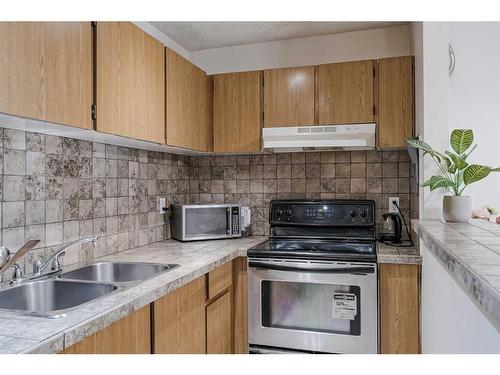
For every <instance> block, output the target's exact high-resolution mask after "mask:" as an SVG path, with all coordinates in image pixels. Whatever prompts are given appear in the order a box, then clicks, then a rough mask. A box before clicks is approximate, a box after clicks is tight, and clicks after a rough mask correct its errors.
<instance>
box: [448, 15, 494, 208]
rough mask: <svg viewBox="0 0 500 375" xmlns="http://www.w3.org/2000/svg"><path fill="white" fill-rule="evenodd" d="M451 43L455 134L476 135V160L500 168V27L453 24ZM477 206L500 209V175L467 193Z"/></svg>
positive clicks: (491, 23) (451, 122) (472, 159)
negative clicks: (465, 131)
mask: <svg viewBox="0 0 500 375" xmlns="http://www.w3.org/2000/svg"><path fill="white" fill-rule="evenodd" d="M450 43H451V44H452V46H453V49H454V50H455V55H456V65H455V70H454V72H453V74H452V75H451V76H450V79H449V98H450V106H449V113H450V123H449V125H450V131H451V129H453V128H470V129H473V130H474V135H475V138H476V139H475V140H476V142H477V143H478V148H477V149H476V150H475V151H474V153H473V154H472V155H471V157H470V161H472V162H476V163H479V164H486V165H491V166H495V167H498V166H500V22H452V23H450ZM465 193H466V194H468V195H471V197H472V203H473V207H482V206H484V205H493V206H496V207H497V209H499V210H500V173H497V174H493V175H490V176H489V177H488V178H486V179H485V180H483V181H480V182H478V183H476V184H473V185H471V186H470V187H469V188H468V189H467V190H466V192H465Z"/></svg>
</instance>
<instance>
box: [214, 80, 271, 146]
mask: <svg viewBox="0 0 500 375" xmlns="http://www.w3.org/2000/svg"><path fill="white" fill-rule="evenodd" d="M261 77H262V73H261V72H260V71H254V72H243V73H227V74H218V75H216V76H214V94H213V95H214V99H213V100H214V107H213V111H214V115H213V116H214V123H213V127H214V149H213V151H214V152H252V151H260V150H261V142H260V139H261V127H262V124H261V118H262V116H261Z"/></svg>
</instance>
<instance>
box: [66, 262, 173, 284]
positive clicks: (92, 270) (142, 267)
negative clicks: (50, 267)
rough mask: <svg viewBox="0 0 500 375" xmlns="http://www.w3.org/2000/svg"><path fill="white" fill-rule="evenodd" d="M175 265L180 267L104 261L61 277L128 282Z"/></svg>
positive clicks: (140, 279)
mask: <svg viewBox="0 0 500 375" xmlns="http://www.w3.org/2000/svg"><path fill="white" fill-rule="evenodd" d="M175 267H178V264H158V263H135V262H130V263H129V262H102V263H95V264H90V265H88V266H85V267H82V268H78V269H76V270H74V271H70V272H66V273H63V274H62V275H61V278H63V279H72V280H75V279H76V280H86V281H96V282H105V283H128V282H136V281H143V280H146V279H149V278H151V277H153V276H156V275H158V274H160V273H162V272H166V271H170V270H171V269H173V268H175Z"/></svg>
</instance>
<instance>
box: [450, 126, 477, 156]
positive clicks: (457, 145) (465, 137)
mask: <svg viewBox="0 0 500 375" xmlns="http://www.w3.org/2000/svg"><path fill="white" fill-rule="evenodd" d="M472 142H474V133H473V132H472V130H471V129H454V130H453V131H452V132H451V136H450V145H451V147H452V148H453V150H455V152H456V153H457V154H458V155H461V154H463V153H464V152H465V151H467V149H468V148H469V147H470V146H471V145H472Z"/></svg>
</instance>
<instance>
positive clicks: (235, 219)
mask: <svg viewBox="0 0 500 375" xmlns="http://www.w3.org/2000/svg"><path fill="white" fill-rule="evenodd" d="M231 224H232V228H231V234H232V235H237V234H240V209H239V207H231Z"/></svg>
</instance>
